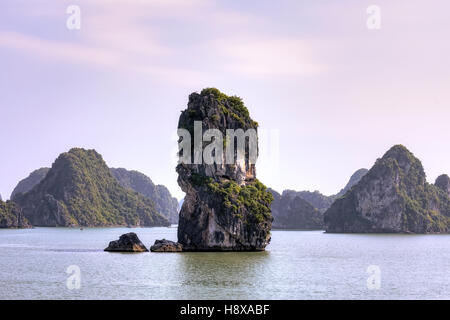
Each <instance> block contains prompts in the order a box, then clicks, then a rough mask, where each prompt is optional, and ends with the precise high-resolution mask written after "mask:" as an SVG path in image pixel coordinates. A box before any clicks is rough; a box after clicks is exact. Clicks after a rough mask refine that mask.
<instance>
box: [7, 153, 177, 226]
mask: <svg viewBox="0 0 450 320" xmlns="http://www.w3.org/2000/svg"><path fill="white" fill-rule="evenodd" d="M14 201H15V202H17V203H18V204H19V205H20V207H21V208H22V210H23V213H24V215H25V217H26V218H27V219H28V220H29V221H30V222H31V224H32V225H34V226H48V227H55V226H65V227H68V226H91V227H94V226H127V225H129V226H167V225H169V222H168V221H167V220H166V219H165V218H164V217H163V216H161V215H160V214H159V213H158V212H157V211H156V209H155V208H154V204H153V202H152V201H151V200H150V199H147V198H145V197H143V196H142V195H140V194H138V193H136V192H134V191H131V190H128V189H125V188H123V187H122V186H121V185H120V184H119V183H118V182H117V181H116V180H115V179H114V178H113V176H112V175H111V173H110V171H109V168H108V167H107V166H106V163H105V162H104V160H103V158H102V156H101V155H100V154H98V153H97V152H96V151H95V150H85V149H81V148H74V149H71V150H70V151H69V152H66V153H63V154H61V155H60V156H59V157H58V158H57V159H56V160H55V162H54V163H53V165H52V168H51V169H50V170H49V171H48V173H47V175H46V176H45V178H44V179H43V180H42V181H41V182H40V183H39V184H37V185H36V186H35V187H34V188H33V189H31V190H30V191H28V192H26V193H18V194H16V195H15V197H14Z"/></svg>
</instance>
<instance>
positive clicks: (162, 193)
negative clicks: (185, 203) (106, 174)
mask: <svg viewBox="0 0 450 320" xmlns="http://www.w3.org/2000/svg"><path fill="white" fill-rule="evenodd" d="M110 170H111V173H112V175H113V176H114V178H116V179H117V181H119V183H120V184H121V185H122V186H123V187H125V188H128V189H131V190H134V191H136V192H139V193H140V194H142V195H143V196H144V197H147V198H149V199H150V200H152V201H153V202H154V203H155V208H156V210H157V211H158V212H159V213H161V214H162V215H163V216H164V217H165V218H166V219H167V220H169V221H170V223H178V201H177V199H176V198H174V197H172V195H171V194H170V192H169V190H168V189H167V188H166V187H165V186H163V185H155V184H154V183H153V181H152V180H151V179H150V178H149V177H147V176H146V175H145V174H143V173H140V172H138V171H134V170H133V171H130V170H126V169H123V168H118V169H115V168H111V169H110Z"/></svg>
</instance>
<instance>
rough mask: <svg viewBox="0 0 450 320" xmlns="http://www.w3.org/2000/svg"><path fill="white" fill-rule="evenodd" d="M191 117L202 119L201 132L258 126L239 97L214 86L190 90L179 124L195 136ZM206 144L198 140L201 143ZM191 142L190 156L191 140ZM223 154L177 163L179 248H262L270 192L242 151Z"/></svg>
mask: <svg viewBox="0 0 450 320" xmlns="http://www.w3.org/2000/svg"><path fill="white" fill-rule="evenodd" d="M194 121H198V122H201V129H202V132H204V131H205V130H206V129H218V130H219V131H220V132H221V133H222V134H223V136H224V137H225V136H226V130H227V129H243V130H244V131H246V130H247V129H255V130H256V129H257V127H258V124H257V123H256V122H255V121H253V120H252V119H251V118H250V115H249V112H248V110H247V108H246V107H245V106H244V104H243V103H242V100H241V99H240V98H238V97H230V96H227V95H225V94H223V93H221V92H220V91H219V90H217V89H204V90H203V91H202V92H201V93H200V94H198V93H193V94H191V95H190V96H189V102H188V107H187V109H186V110H184V111H182V113H181V115H180V119H179V123H178V128H182V129H186V130H188V131H189V132H191V133H192V137H194V134H195V130H194ZM228 143H233V142H231V141H227V140H224V141H223V146H224V147H225V146H227V144H228ZM256 143H257V141H256ZM207 145H208V143H205V142H204V143H203V147H204V146H207ZM191 146H192V154H191V156H192V157H193V158H195V154H194V141H192V143H191ZM205 150H206V148H205ZM216 152H217V151H216ZM216 155H217V154H216ZM180 156H181V155H180ZM234 156H236V154H234ZM226 157H227V156H226V153H225V152H224V153H223V154H222V162H221V163H220V164H217V163H213V164H206V163H204V162H202V163H200V164H188V163H180V164H179V165H178V166H177V169H176V170H177V173H178V184H179V185H180V187H181V189H182V190H183V191H184V192H185V193H186V197H185V199H184V202H183V206H182V208H181V212H180V220H179V226H178V242H179V243H180V244H182V246H183V250H184V251H209V250H217V251H252V250H264V248H265V247H266V245H267V244H268V243H269V241H270V229H271V225H272V216H271V212H270V203H271V201H272V195H271V193H270V192H268V191H267V189H266V187H265V186H264V185H263V184H262V183H261V182H259V181H258V180H257V179H256V171H255V165H254V163H251V161H249V155H248V153H247V152H246V154H245V161H237V160H236V159H237V158H233V159H231V158H226ZM230 162H231V163H230Z"/></svg>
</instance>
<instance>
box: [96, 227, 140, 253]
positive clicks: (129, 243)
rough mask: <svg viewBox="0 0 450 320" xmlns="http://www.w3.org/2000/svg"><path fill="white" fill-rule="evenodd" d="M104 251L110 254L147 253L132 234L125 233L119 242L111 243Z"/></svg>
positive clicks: (134, 234)
mask: <svg viewBox="0 0 450 320" xmlns="http://www.w3.org/2000/svg"><path fill="white" fill-rule="evenodd" d="M105 251H112V252H148V249H147V248H146V247H145V246H144V244H143V243H142V242H141V240H139V238H138V236H137V235H136V233H134V232H130V233H125V234H123V235H121V236H120V238H119V240H115V241H111V242H110V243H109V246H108V247H107V248H106V249H105Z"/></svg>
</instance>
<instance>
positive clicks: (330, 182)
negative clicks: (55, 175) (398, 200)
mask: <svg viewBox="0 0 450 320" xmlns="http://www.w3.org/2000/svg"><path fill="white" fill-rule="evenodd" d="M373 4H375V5H378V6H379V7H380V9H381V29H379V30H369V29H368V28H367V26H366V20H367V18H368V15H367V13H366V9H367V7H369V6H370V5H373ZM69 5H78V6H79V7H80V9H81V29H80V30H69V29H68V28H67V27H66V20H67V18H68V17H69V14H67V13H66V9H67V7H68V6H69ZM449 12H450V4H449V2H448V1H444V0H442V1H424V0H422V1H414V0H403V1H402V0H396V1H392V0H388V1H384V0H383V1H375V2H372V1H363V0H354V1H332V0H329V1H299V0H291V1H283V0H282V1H280V0H277V1H275V0H270V1H268V0H247V1H230V0H227V1H225V0H221V1H219V0H147V1H144V0H140V1H139V0H71V1H60V0H58V1H57V0H34V1H31V0H1V2H0V70H1V71H0V136H1V141H2V147H1V150H2V152H1V157H0V194H1V195H2V197H3V198H4V199H5V198H8V197H9V195H10V193H11V191H12V190H13V188H14V187H15V185H16V184H17V182H18V181H19V180H20V179H22V178H24V177H26V176H27V175H28V174H29V173H30V172H31V171H33V170H34V169H37V168H39V167H43V166H51V164H52V162H53V161H54V159H55V158H56V157H57V156H58V154H60V153H62V152H65V151H67V150H69V149H70V148H72V147H84V148H94V149H96V150H97V151H98V152H100V153H101V154H102V155H103V157H104V159H105V160H106V162H107V164H108V165H109V166H111V167H125V168H127V169H134V170H139V171H141V172H143V173H145V174H147V175H148V176H149V177H151V178H152V180H153V181H154V182H155V183H158V184H164V185H166V186H167V187H168V188H169V189H170V191H171V192H172V194H173V195H174V196H176V197H177V198H181V197H182V196H183V193H182V192H181V190H180V189H179V187H178V185H177V182H176V179H177V175H176V172H175V162H174V161H173V159H174V154H175V150H176V143H175V138H174V135H175V132H176V128H177V123H178V117H179V114H180V111H181V110H182V109H184V108H186V104H187V99H188V95H189V94H190V93H191V92H194V91H200V90H201V89H202V88H204V87H217V88H219V89H220V90H221V91H223V92H225V93H227V94H236V95H239V96H241V97H242V98H243V99H244V102H245V103H246V105H247V107H248V109H249V111H250V114H251V116H252V118H253V119H254V120H256V121H258V122H259V124H260V128H261V132H262V133H263V132H266V133H268V135H269V136H270V137H271V139H272V141H276V140H277V139H276V137H279V140H278V141H279V147H278V148H276V147H275V146H276V143H273V145H271V144H264V143H262V144H261V146H260V151H261V153H262V156H261V159H260V160H261V161H260V162H259V163H257V175H258V178H259V179H260V180H261V181H262V182H263V183H265V184H266V185H267V186H270V187H272V188H274V189H275V190H278V191H282V190H284V189H294V190H312V191H313V190H320V191H321V192H323V193H325V194H333V193H336V192H337V191H339V190H340V189H341V188H342V187H343V186H344V185H345V184H346V182H347V181H348V179H349V177H350V175H351V174H352V173H353V172H354V171H355V170H357V169H359V168H362V167H366V168H370V167H371V166H372V165H373V163H374V161H375V160H376V158H377V157H381V156H382V155H383V154H384V152H385V151H387V150H388V149H389V148H390V147H391V146H392V145H394V144H397V143H402V144H404V145H406V146H407V147H408V148H409V149H410V150H411V151H412V152H413V153H414V154H415V155H416V156H417V157H419V159H421V160H422V162H423V164H424V167H425V170H426V172H427V176H428V180H429V181H430V182H434V180H435V178H436V177H437V176H438V175H439V174H441V173H450V161H449V159H450V148H449V143H448V142H449V141H450V130H449V128H448V127H449V125H448V124H449V118H450V108H449V106H450V42H449V41H448V37H449V31H450V19H449V18H448V15H449ZM274 137H275V138H274ZM262 140H264V139H262ZM262 142H263V141H262Z"/></svg>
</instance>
